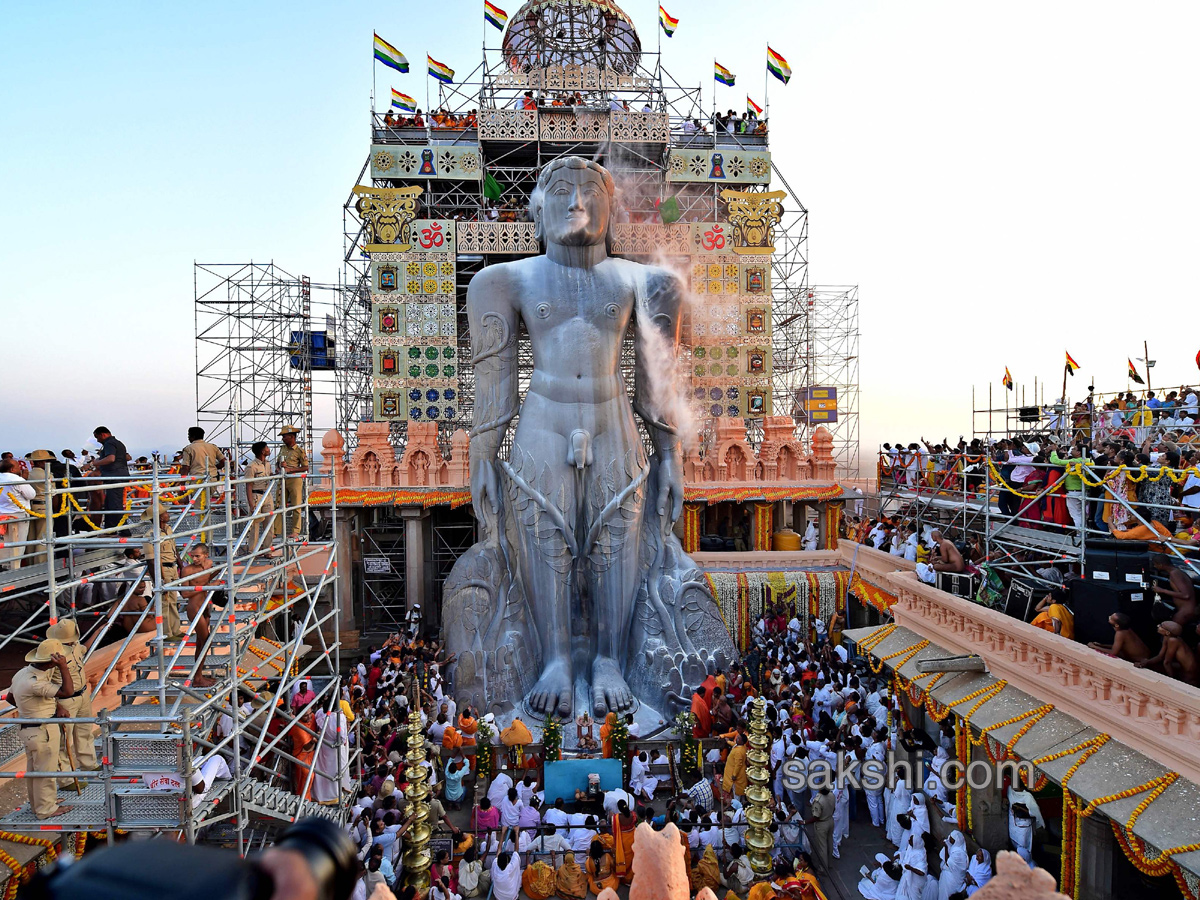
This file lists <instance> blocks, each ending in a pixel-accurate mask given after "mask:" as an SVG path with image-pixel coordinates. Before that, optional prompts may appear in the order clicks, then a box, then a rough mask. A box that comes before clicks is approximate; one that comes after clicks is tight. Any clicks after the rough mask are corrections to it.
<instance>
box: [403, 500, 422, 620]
mask: <svg viewBox="0 0 1200 900" xmlns="http://www.w3.org/2000/svg"><path fill="white" fill-rule="evenodd" d="M427 515H428V513H426V511H425V510H423V509H413V508H412V507H406V508H404V509H401V510H400V517H401V518H402V519H404V600H405V605H406V606H407V608H408V609H412V607H413V604H414V603H420V604H421V609H422V610H425V609H426V607H427V604H426V603H425V519H426V517H427Z"/></svg>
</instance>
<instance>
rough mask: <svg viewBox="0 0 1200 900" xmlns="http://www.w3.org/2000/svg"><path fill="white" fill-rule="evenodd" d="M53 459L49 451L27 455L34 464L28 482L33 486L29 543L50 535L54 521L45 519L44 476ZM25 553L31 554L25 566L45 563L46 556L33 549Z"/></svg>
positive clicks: (48, 471) (47, 472)
mask: <svg viewBox="0 0 1200 900" xmlns="http://www.w3.org/2000/svg"><path fill="white" fill-rule="evenodd" d="M53 459H54V454H53V453H51V452H50V451H49V450H34V451H33V452H32V453H30V454H29V461H30V462H31V463H35V464H36V465H34V467H33V468H32V469H30V470H29V481H30V483H31V484H32V486H33V499H32V500H31V501H30V502H29V509H30V510H31V512H32V515H31V517H30V519H29V537H28V540H31V541H44V540H45V539H46V535H47V534H49V533H50V527H49V523H51V522H53V521H54V520H53V519H52V518H49V519H48V518H46V505H47V504H46V476H47V475H48V474H50V462H51V461H52V460H53ZM27 552H30V553H33V556H32V557H31V558H29V559H28V560H27V561H26V563H25V565H27V566H40V565H41V564H42V563H44V562H45V561H46V554H45V553H41V552H35V551H34V548H33V547H30V548H28V550H27Z"/></svg>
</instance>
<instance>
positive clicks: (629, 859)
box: [612, 812, 637, 884]
mask: <svg viewBox="0 0 1200 900" xmlns="http://www.w3.org/2000/svg"><path fill="white" fill-rule="evenodd" d="M629 819H630V821H629V824H628V825H622V824H621V816H620V815H615V816H613V819H612V826H613V834H614V835H615V836H616V840H615V841H613V850H614V851H615V852H614V858H615V860H616V863H617V877H618V878H620V879H621V880H622V881H623V882H625V883H626V884H629V882H631V881H632V880H633V835H634V832H635V831H636V830H637V814H636V813H632V812H631V813H630V814H629Z"/></svg>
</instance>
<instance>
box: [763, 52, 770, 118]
mask: <svg viewBox="0 0 1200 900" xmlns="http://www.w3.org/2000/svg"><path fill="white" fill-rule="evenodd" d="M770 50H771V45H770V44H767V51H768V52H770ZM770 87H771V67H770V66H767V67H766V72H764V73H763V120H764V121H770V119H771V98H770V96H769V95H768V93H767V92H768V90H769V89H770Z"/></svg>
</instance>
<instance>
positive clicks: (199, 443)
mask: <svg viewBox="0 0 1200 900" xmlns="http://www.w3.org/2000/svg"><path fill="white" fill-rule="evenodd" d="M188 441H190V443H189V444H188V445H187V446H186V447H184V448H183V452H182V453H180V455H179V473H180V474H181V475H189V476H191V477H193V478H199V479H201V480H202V481H212V480H214V479H215V478H216V477H217V476H218V475H220V474H221V470H222V469H224V468H225V455H224V454H223V453H221V451H220V449H218V448H217V445H216V444H210V443H209V442H208V441H206V440H205V439H204V429H203V428H189V429H188Z"/></svg>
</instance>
